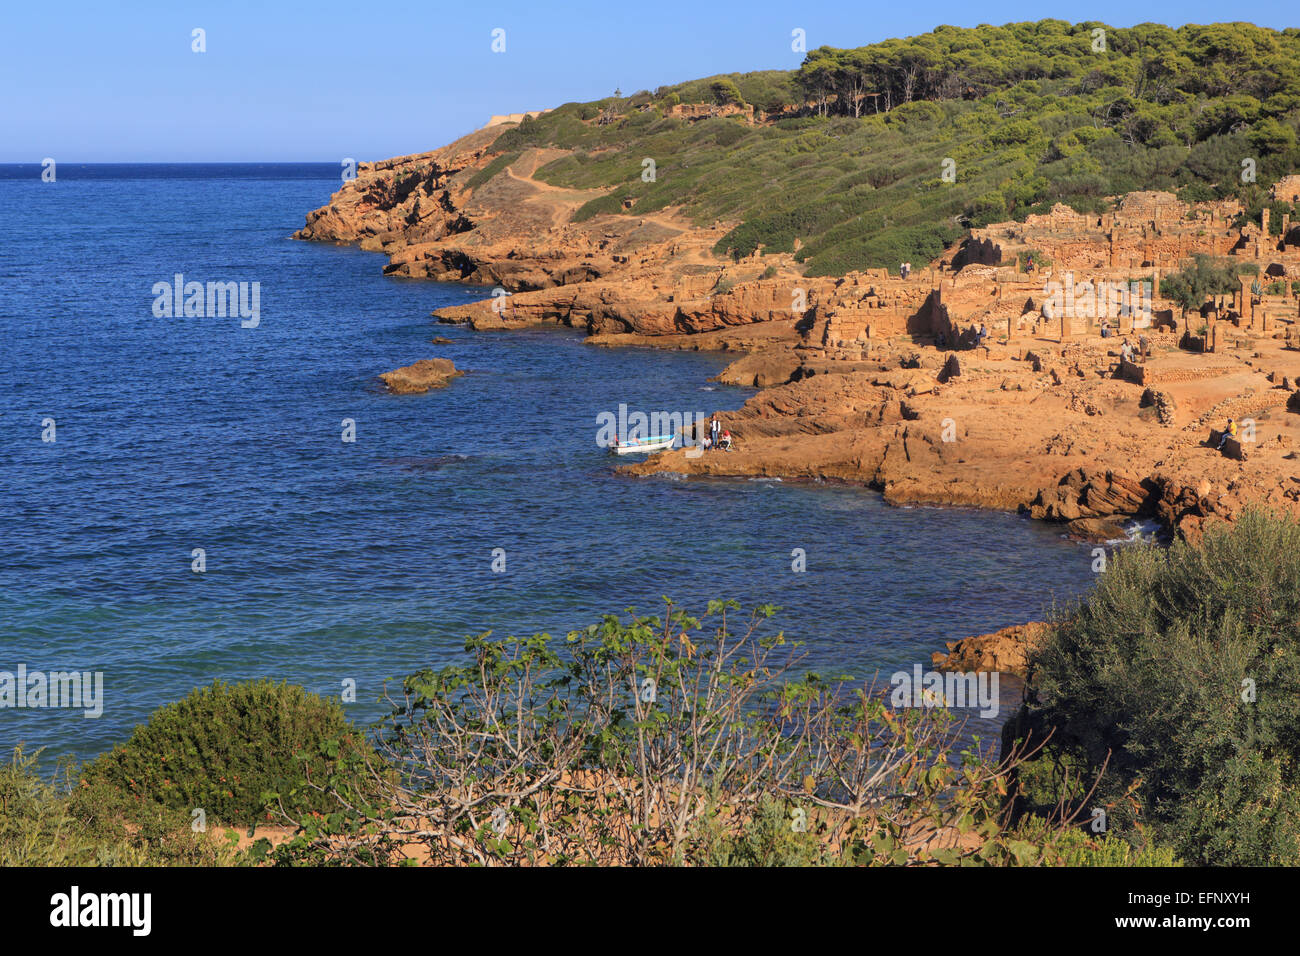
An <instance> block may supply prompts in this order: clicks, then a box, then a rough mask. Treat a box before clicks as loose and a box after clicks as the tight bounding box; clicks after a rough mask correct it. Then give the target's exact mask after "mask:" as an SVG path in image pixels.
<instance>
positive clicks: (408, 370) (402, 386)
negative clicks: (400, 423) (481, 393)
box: [379, 358, 465, 395]
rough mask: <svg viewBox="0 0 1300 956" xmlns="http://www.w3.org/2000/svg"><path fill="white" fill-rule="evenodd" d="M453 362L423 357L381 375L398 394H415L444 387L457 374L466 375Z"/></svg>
mask: <svg viewBox="0 0 1300 956" xmlns="http://www.w3.org/2000/svg"><path fill="white" fill-rule="evenodd" d="M464 374H465V373H464V372H461V371H460V370H458V369H457V368H456V366H455V365H453V364H452V361H451V359H441V358H439V359H421V360H420V361H418V362H416V363H415V364H414V365H407V366H406V367H405V368H399V369H394V370H393V371H391V372H385V373H384V374H383V375H380V376H379V377H380V379H382V380H383V383H384V384H385V385H386V386H388V390H389V391H390V392H394V393H396V394H398V395H413V394H418V393H420V392H427V391H428V390H429V389H431V388H442V387H443V386H444V385H446V384H447V383H448V382H450V381H451V380H452V379H453V378H455V377H456V376H457V375H464Z"/></svg>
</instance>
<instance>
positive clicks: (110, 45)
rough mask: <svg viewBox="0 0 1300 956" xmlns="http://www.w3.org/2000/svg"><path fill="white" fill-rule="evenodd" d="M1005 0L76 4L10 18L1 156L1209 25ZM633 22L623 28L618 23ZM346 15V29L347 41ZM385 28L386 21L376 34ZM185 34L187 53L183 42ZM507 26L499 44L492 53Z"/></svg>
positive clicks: (286, 147) (237, 146)
mask: <svg viewBox="0 0 1300 956" xmlns="http://www.w3.org/2000/svg"><path fill="white" fill-rule="evenodd" d="M1132 10H1133V7H1132V5H1130V4H1120V3H1117V2H1113V0H1107V2H1101V3H1096V4H1093V5H1090V6H1089V7H1088V9H1087V10H1086V11H1084V10H1081V9H1080V8H1079V6H1078V5H1077V4H1065V3H1050V4H1045V5H1044V4H1034V3H1028V2H1024V0H1019V2H1015V3H1008V4H1003V5H1000V6H999V7H998V10H997V13H996V16H992V17H990V16H989V15H988V14H989V12H990V11H988V10H985V11H982V13H983V15H976V12H975V11H972V10H971V9H970V8H969V7H968V6H965V5H961V6H959V5H958V4H957V3H955V2H953V0H941V2H940V3H938V4H937V5H936V6H935V7H934V8H933V9H929V10H926V11H920V10H917V9H915V8H908V7H902V8H897V9H895V8H890V9H885V10H874V9H870V8H863V9H843V8H837V5H835V4H829V3H817V2H814V3H809V4H804V5H801V6H799V7H798V8H797V9H792V8H790V7H789V6H788V5H778V4H777V3H775V2H772V0H758V2H754V3H744V4H740V3H725V4H715V5H710V6H700V5H698V4H690V5H688V4H685V3H681V2H676V0H674V2H667V3H664V4H661V5H660V6H658V7H655V8H654V9H653V10H646V11H644V12H643V13H640V15H638V12H639V11H638V10H637V9H636V8H630V7H611V6H609V5H605V4H596V3H591V2H587V0H579V2H576V3H573V4H571V5H569V6H568V7H567V8H566V9H565V10H564V11H563V12H555V11H554V10H547V9H541V8H536V7H531V6H529V5H524V4H519V3H504V4H497V5H494V6H492V7H491V8H484V9H475V10H473V11H471V12H469V13H459V12H458V13H457V14H456V16H455V19H454V20H450V21H448V20H445V18H440V14H439V12H438V11H437V10H436V9H434V8H432V7H430V6H428V5H421V4H397V5H390V6H388V7H386V8H385V14H386V20H385V23H384V24H372V22H371V21H370V20H369V19H368V18H367V17H366V15H365V14H364V13H363V12H361V11H360V8H357V7H355V6H354V5H350V4H343V3H340V2H337V0H326V2H323V3H318V4H314V5H312V6H311V7H310V8H302V7H299V6H297V5H293V6H288V7H284V8H280V7H276V8H268V7H267V5H266V4H261V3H252V2H248V0H234V2H231V3H228V4H222V5H215V4H209V3H179V4H164V3H161V2H158V0H145V2H142V3H140V4H138V5H137V6H135V7H134V8H132V9H130V10H126V11H120V10H110V9H104V8H101V7H98V6H95V5H91V4H88V3H85V2H76V3H73V4H71V5H70V7H68V8H66V9H61V10H60V15H59V17H58V19H57V20H54V19H52V18H51V17H50V15H49V13H48V12H47V10H46V9H43V8H39V7H32V6H26V7H15V8H13V9H11V10H9V11H8V13H7V18H8V22H7V24H6V30H5V31H4V34H3V36H0V79H3V80H5V81H7V82H6V86H7V87H8V88H9V89H10V90H22V91H23V92H22V95H21V97H18V96H15V95H13V94H11V95H10V97H9V98H8V101H7V103H6V106H5V109H4V114H3V115H4V120H3V128H4V130H5V136H4V141H3V144H2V145H0V163H3V164H6V165H13V164H31V163H35V164H40V163H41V162H42V160H43V159H45V158H47V157H49V158H52V159H54V160H55V161H56V162H58V163H60V164H67V165H78V164H121V163H204V162H208V163H235V162H242V163H258V162H262V163H269V162H285V163H313V162H321V163H327V162H328V163H337V162H340V161H341V160H343V159H345V158H352V159H356V160H376V159H383V158H387V157H389V156H399V155H406V154H410V153H419V152H425V151H427V150H431V149H435V148H437V147H439V146H442V145H445V144H446V143H449V142H451V141H453V140H455V139H457V138H458V137H460V136H463V135H465V134H466V133H469V132H472V131H473V130H475V129H478V128H480V127H482V126H483V125H484V123H486V122H487V120H488V118H489V117H490V116H491V115H493V114H502V113H514V112H522V111H525V110H534V109H544V108H547V107H554V106H559V105H560V104H562V103H566V102H573V101H583V100H592V99H598V98H600V97H603V96H608V95H610V94H612V93H613V92H614V90H615V89H616V88H619V89H621V90H622V91H623V92H624V93H632V92H634V91H636V90H640V89H650V90H653V89H654V88H655V87H658V86H663V85H668V84H672V83H678V82H683V81H686V80H691V79H697V78H699V77H703V76H710V75H714V74H717V73H730V72H749V71H754V70H767V69H794V68H795V67H797V66H798V65H799V63H800V61H801V60H802V54H801V53H798V52H795V51H793V50H792V49H791V39H790V36H791V31H792V30H794V29H796V28H799V29H802V30H804V31H805V33H806V37H807V41H806V45H807V49H810V50H811V49H815V48H816V47H818V46H822V45H829V46H837V47H854V46H862V45H865V44H868V43H874V42H878V41H880V40H884V39H888V38H890V37H902V36H911V35H915V34H918V33H925V32H928V31H930V30H932V29H934V27H936V26H938V25H940V24H945V23H947V24H953V25H957V26H967V27H969V26H977V25H978V24H980V23H982V22H991V21H992V22H996V23H1009V22H1016V21H1024V20H1040V19H1045V18H1056V19H1061V20H1067V21H1069V22H1072V23H1077V22H1091V21H1100V22H1104V23H1106V24H1108V25H1110V26H1114V27H1126V26H1132V25H1134V24H1136V23H1145V22H1159V23H1165V24H1167V25H1169V26H1173V27H1177V26H1180V25H1183V24H1186V23H1213V22H1225V20H1226V19H1227V18H1225V17H1224V16H1223V15H1222V7H1221V5H1217V4H1216V5H1213V6H1212V5H1211V4H1209V3H1205V2H1202V0H1191V2H1185V3H1180V4H1178V5H1176V6H1175V5H1174V4H1172V3H1169V2H1167V0H1162V2H1159V3H1157V4H1156V5H1155V6H1154V7H1143V8H1142V10H1143V12H1142V14H1141V15H1140V16H1133V15H1132V13H1131V11H1132ZM629 13H631V14H632V15H631V16H629V15H628V14H629ZM1288 17H1290V18H1291V19H1294V12H1293V9H1292V8H1291V6H1290V5H1284V4H1283V3H1281V2H1277V0H1267V2H1263V3H1260V4H1256V5H1253V6H1252V7H1251V9H1250V22H1252V23H1255V24H1257V25H1259V26H1263V27H1269V28H1272V29H1283V28H1285V27H1286V26H1287V19H1288ZM349 21H358V22H363V23H364V29H354V28H352V27H350V26H349ZM389 24H391V26H390V25H389ZM196 29H200V30H203V31H204V33H203V41H204V42H203V46H204V48H205V49H204V52H201V53H198V52H194V50H193V47H194V46H195V45H196V44H195V40H194V36H193V31H194V30H196ZM496 29H502V30H504V31H505V36H504V40H505V49H504V52H500V53H495V52H493V50H492V45H493V31H494V30H496Z"/></svg>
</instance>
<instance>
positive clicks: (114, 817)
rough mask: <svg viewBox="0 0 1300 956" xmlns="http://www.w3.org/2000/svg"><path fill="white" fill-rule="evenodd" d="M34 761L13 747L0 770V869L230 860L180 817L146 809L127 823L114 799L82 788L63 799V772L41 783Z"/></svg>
mask: <svg viewBox="0 0 1300 956" xmlns="http://www.w3.org/2000/svg"><path fill="white" fill-rule="evenodd" d="M39 756H40V751H37V752H36V753H32V754H25V753H24V752H23V750H22V748H21V747H18V748H15V750H14V752H13V756H12V758H11V760H10V762H9V764H8V765H4V766H0V867H18V866H22V867H32V866H165V865H170V864H175V865H182V866H205V865H212V864H214V863H218V862H222V861H223V860H225V861H228V860H229V859H230V857H229V856H228V855H223V854H222V853H221V849H222V848H221V846H220V845H219V844H218V843H217V842H216V841H215V840H212V839H210V838H208V837H206V836H204V835H200V834H196V833H195V832H194V830H193V828H192V827H191V825H190V818H189V815H188V814H186V813H183V812H180V811H170V810H166V809H164V808H160V807H154V806H151V807H145V808H142V809H143V812H142V813H139V814H136V815H135V818H134V819H130V820H128V819H126V818H125V817H123V816H122V811H123V809H124V807H123V801H122V800H121V798H120V794H116V793H107V792H105V791H104V790H103V789H102V788H101V789H99V790H97V791H95V792H94V793H93V794H92V793H91V792H90V788H89V787H81V788H78V789H77V790H75V791H73V793H72V795H71V797H69V795H68V786H67V785H68V784H69V783H70V777H71V774H70V773H69V771H67V770H66V769H65V770H63V771H62V772H56V773H55V775H54V777H53V778H52V779H50V780H45V779H43V778H42V777H41V776H40V775H39V774H38V772H37V767H36V761H37V758H38V757H39Z"/></svg>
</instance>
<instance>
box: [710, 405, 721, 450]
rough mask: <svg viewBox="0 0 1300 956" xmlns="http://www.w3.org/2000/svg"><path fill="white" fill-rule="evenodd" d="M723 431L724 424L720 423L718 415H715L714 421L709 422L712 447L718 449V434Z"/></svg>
mask: <svg viewBox="0 0 1300 956" xmlns="http://www.w3.org/2000/svg"><path fill="white" fill-rule="evenodd" d="M720 431H722V422H720V421H718V416H717V413H714V415H713V420H712V421H711V422H709V438H710V439H711V441H710V447H712V448H717V447H718V432H720Z"/></svg>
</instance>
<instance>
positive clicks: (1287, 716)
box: [1021, 510, 1300, 866]
mask: <svg viewBox="0 0 1300 956" xmlns="http://www.w3.org/2000/svg"><path fill="white" fill-rule="evenodd" d="M1032 668H1033V670H1032V674H1031V678H1032V681H1033V686H1034V687H1035V689H1036V694H1037V702H1038V709H1037V711H1036V712H1035V713H1034V715H1033V716H1032V718H1031V720H1030V721H1029V726H1030V728H1031V731H1030V732H1031V733H1032V732H1033V728H1037V733H1038V734H1039V735H1040V737H1041V735H1042V734H1044V733H1047V732H1049V731H1050V732H1051V733H1052V739H1051V741H1050V743H1049V744H1048V746H1047V748H1045V750H1044V751H1043V754H1044V756H1043V758H1042V760H1041V761H1039V762H1038V763H1039V765H1038V766H1034V767H1026V768H1022V769H1021V773H1022V775H1027V779H1028V780H1029V782H1030V785H1029V786H1027V787H1026V793H1025V796H1026V799H1027V800H1028V801H1029V802H1030V803H1031V804H1032V803H1034V802H1041V799H1040V798H1036V796H1035V794H1036V793H1037V792H1041V791H1043V790H1045V791H1046V792H1048V793H1050V794H1052V795H1053V798H1054V797H1055V795H1056V794H1058V793H1060V792H1061V791H1062V790H1063V789H1064V790H1068V789H1069V787H1070V785H1069V784H1068V783H1067V781H1068V780H1069V779H1071V778H1073V779H1080V778H1082V779H1090V777H1091V775H1093V774H1094V773H1096V772H1097V771H1098V770H1099V769H1100V768H1101V767H1103V766H1106V767H1107V772H1106V773H1105V775H1104V776H1103V778H1102V781H1101V784H1100V787H1099V789H1098V790H1097V792H1096V794H1095V795H1094V797H1093V799H1092V800H1091V801H1089V806H1090V807H1092V806H1096V807H1100V808H1102V809H1104V810H1105V811H1106V813H1107V817H1108V825H1109V827H1110V829H1111V831H1112V832H1114V833H1116V834H1118V835H1120V836H1123V837H1124V838H1125V839H1127V840H1128V841H1129V842H1132V843H1134V844H1137V845H1141V844H1142V843H1144V842H1146V841H1148V840H1154V841H1155V842H1156V843H1158V844H1160V845H1164V846H1169V847H1171V848H1173V849H1174V850H1175V851H1176V852H1177V854H1178V856H1179V857H1180V858H1181V859H1184V860H1186V861H1187V862H1189V863H1201V864H1216V865H1230V866H1231V865H1272V864H1288V865H1296V864H1298V863H1300V777H1298V776H1297V759H1300V524H1297V523H1296V521H1295V520H1294V519H1291V518H1289V517H1280V516H1274V515H1271V514H1269V513H1266V512H1264V511H1259V510H1255V511H1250V512H1247V513H1246V514H1244V515H1243V516H1242V517H1241V518H1240V519H1239V520H1238V521H1237V522H1236V523H1235V524H1233V525H1232V526H1218V527H1215V528H1213V529H1211V530H1210V531H1208V532H1207V533H1206V534H1205V537H1204V540H1203V542H1202V544H1201V545H1200V546H1199V547H1191V546H1189V545H1188V544H1186V543H1183V542H1179V543H1177V544H1175V545H1173V546H1172V547H1171V548H1170V549H1168V550H1167V551H1166V550H1160V549H1157V548H1154V547H1147V548H1138V549H1133V550H1128V551H1125V552H1123V553H1120V554H1118V555H1116V556H1115V557H1114V558H1113V560H1112V561H1111V562H1110V566H1109V569H1108V570H1107V571H1106V572H1105V573H1104V574H1103V575H1102V576H1101V580H1100V581H1099V582H1098V584H1097V586H1096V587H1095V588H1094V589H1093V590H1092V591H1091V592H1090V593H1089V594H1088V595H1087V596H1086V598H1085V599H1084V600H1083V601H1081V602H1080V603H1079V604H1078V605H1077V606H1076V607H1073V608H1071V609H1069V610H1068V612H1067V613H1065V614H1063V615H1062V616H1061V618H1060V619H1059V620H1058V621H1057V624H1056V627H1055V629H1054V632H1053V633H1052V635H1051V637H1050V639H1049V640H1048V641H1047V643H1046V644H1045V645H1044V646H1043V647H1042V648H1041V649H1040V650H1039V651H1038V652H1037V653H1036V654H1035V655H1034V658H1033V661H1032ZM1049 802H1050V801H1049ZM1089 812H1091V811H1089Z"/></svg>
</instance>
